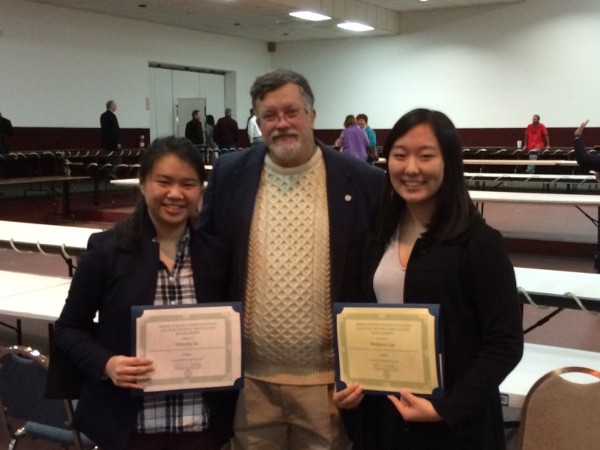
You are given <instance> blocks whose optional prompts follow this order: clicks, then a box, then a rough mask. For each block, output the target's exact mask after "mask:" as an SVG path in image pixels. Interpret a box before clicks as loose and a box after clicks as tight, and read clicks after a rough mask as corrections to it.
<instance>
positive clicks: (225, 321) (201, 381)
mask: <svg viewBox="0 0 600 450" xmlns="http://www.w3.org/2000/svg"><path fill="white" fill-rule="evenodd" d="M239 309H240V306H239V304H219V305H193V306H189V305H187V306H175V307H135V308H134V322H135V330H136V339H135V346H136V355H137V356H138V357H140V358H144V359H147V360H149V361H151V362H153V363H154V372H153V373H152V374H151V377H149V380H147V381H146V382H145V383H143V386H144V392H165V391H176V390H189V389H206V388H233V387H236V388H237V387H240V384H241V381H242V357H241V354H242V353H241V352H242V350H241V319H240V313H239ZM148 358H149V359H148Z"/></svg>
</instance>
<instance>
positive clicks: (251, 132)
mask: <svg viewBox="0 0 600 450" xmlns="http://www.w3.org/2000/svg"><path fill="white" fill-rule="evenodd" d="M261 137H262V133H261V132H260V128H258V124H257V123H256V116H255V115H253V116H252V117H251V118H250V120H249V121H248V140H249V141H250V145H252V142H254V140H255V139H258V138H261Z"/></svg>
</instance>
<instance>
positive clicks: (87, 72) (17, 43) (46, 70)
mask: <svg viewBox="0 0 600 450" xmlns="http://www.w3.org/2000/svg"><path fill="white" fill-rule="evenodd" d="M0 30H2V35H1V36H0V80H1V81H0V112H2V113H3V115H4V116H6V117H8V118H10V119H11V120H12V122H13V125H14V126H21V127H98V126H99V115H100V113H102V112H103V111H104V109H105V106H104V105H105V103H106V101H107V100H108V99H115V100H116V101H117V104H118V111H117V116H118V118H119V123H120V125H121V127H123V128H137V127H140V128H147V127H149V124H150V115H149V112H148V111H147V110H146V98H147V97H149V96H150V93H149V89H150V80H149V73H150V71H149V68H148V63H149V62H150V61H154V62H161V63H165V64H176V65H188V66H193V67H199V68H207V69H216V70H220V71H234V72H236V77H235V80H236V85H235V90H236V91H237V94H238V95H237V102H236V104H232V105H227V106H229V107H231V108H233V110H234V116H236V118H237V120H238V121H239V122H240V123H242V122H243V123H244V124H245V121H246V117H247V115H248V110H249V109H250V104H251V102H250V97H249V94H248V90H249V88H250V85H251V83H252V82H253V81H254V79H255V78H256V76H257V75H259V74H261V73H264V72H266V71H268V70H269V69H270V60H271V58H270V54H269V53H268V52H267V49H266V45H265V44H264V43H261V42H252V41H247V40H242V39H235V38H229V37H225V36H218V35H212V34H207V33H200V32H194V31H190V30H184V29H177V28H173V27H167V26H161V25H156V24H151V23H144V22H140V21H134V20H126V19H119V18H115V17H111V16H106V15H101V14H93V13H87V12H81V11H75V10H71V9H65V8H58V7H50V6H46V5H42V4H38V3H32V2H29V1H26V0H0ZM211 113H213V114H214V115H215V117H216V118H218V117H220V116H222V115H223V113H224V111H222V110H220V111H214V112H213V111H211Z"/></svg>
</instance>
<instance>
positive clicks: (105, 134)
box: [100, 109, 121, 151]
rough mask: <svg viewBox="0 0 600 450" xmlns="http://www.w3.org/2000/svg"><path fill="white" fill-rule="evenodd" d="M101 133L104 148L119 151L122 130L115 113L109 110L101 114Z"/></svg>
mask: <svg viewBox="0 0 600 450" xmlns="http://www.w3.org/2000/svg"><path fill="white" fill-rule="evenodd" d="M100 131H101V133H102V148H104V149H105V150H111V151H114V150H118V148H119V144H120V143H121V138H120V131H121V130H120V128H119V121H118V120H117V116H116V115H115V113H114V112H112V111H110V110H108V109H107V110H106V111H104V112H103V113H102V114H100Z"/></svg>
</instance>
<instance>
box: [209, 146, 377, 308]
mask: <svg viewBox="0 0 600 450" xmlns="http://www.w3.org/2000/svg"><path fill="white" fill-rule="evenodd" d="M317 144H318V145H319V146H320V147H321V149H322V150H323V159H324V161H325V169H326V171H327V201H328V208H329V241H330V255H331V256H330V264H331V299H332V301H333V302H338V301H359V300H360V299H361V283H360V280H361V268H362V263H363V247H364V240H365V237H366V234H367V231H368V227H369V222H370V219H371V215H372V212H373V209H374V207H375V203H376V198H377V196H378V194H379V191H380V189H381V186H382V184H383V178H384V171H383V170H381V169H379V168H376V167H373V166H371V165H370V164H367V163H366V162H364V161H360V160H358V159H356V158H352V157H350V156H347V155H343V154H341V153H339V152H336V151H334V150H331V149H330V148H328V147H327V146H326V145H324V144H323V143H321V142H317ZM266 151H267V150H266V147H265V144H264V143H260V144H258V145H256V146H254V147H252V148H251V149H249V150H244V151H238V152H234V153H227V154H225V155H223V156H222V157H220V158H219V159H218V160H217V163H216V164H215V166H214V168H213V172H212V175H211V178H210V181H209V183H208V187H207V189H206V192H205V194H204V205H203V208H202V211H201V213H200V221H199V229H200V230H202V231H204V232H206V233H208V234H211V235H215V236H218V237H219V238H221V239H223V240H224V241H225V242H227V243H228V244H229V250H230V252H231V254H232V256H231V260H232V267H231V269H230V270H231V275H230V277H229V278H230V280H231V283H230V291H229V297H230V299H231V300H239V301H243V300H244V293H245V286H246V277H247V268H248V267H247V266H248V264H247V262H248V261H247V259H248V258H247V256H248V241H249V237H250V225H251V222H252V213H253V210H254V201H255V198H256V194H257V192H258V185H259V180H260V175H261V172H262V170H263V163H264V158H265V155H266Z"/></svg>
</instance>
